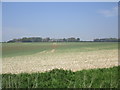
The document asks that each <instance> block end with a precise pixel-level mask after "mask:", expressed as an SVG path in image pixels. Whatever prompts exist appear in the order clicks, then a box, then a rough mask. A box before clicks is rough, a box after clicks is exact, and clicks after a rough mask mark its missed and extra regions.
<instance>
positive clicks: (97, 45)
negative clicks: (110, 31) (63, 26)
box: [2, 42, 118, 58]
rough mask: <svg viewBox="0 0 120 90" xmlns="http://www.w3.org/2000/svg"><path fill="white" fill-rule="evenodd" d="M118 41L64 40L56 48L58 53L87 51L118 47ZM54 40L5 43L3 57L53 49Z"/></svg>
mask: <svg viewBox="0 0 120 90" xmlns="http://www.w3.org/2000/svg"><path fill="white" fill-rule="evenodd" d="M117 48H118V43H116V42H62V43H57V47H56V48H55V49H56V51H57V52H58V53H64V52H86V51H97V50H109V49H117ZM52 49H53V43H52V42H45V43H43V42H40V43H3V44H2V57H3V58H4V57H13V56H20V55H30V54H34V53H37V52H41V51H44V50H52Z"/></svg>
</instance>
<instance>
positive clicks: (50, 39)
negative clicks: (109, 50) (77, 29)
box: [7, 37, 120, 43]
mask: <svg viewBox="0 0 120 90" xmlns="http://www.w3.org/2000/svg"><path fill="white" fill-rule="evenodd" d="M118 41H120V39H117V38H101V39H94V40H93V42H118ZM7 42H8V43H11V42H85V41H81V40H80V38H74V37H70V38H63V39H55V38H49V37H47V38H41V37H23V38H19V39H13V40H9V41H7ZM91 42H92V41H91Z"/></svg>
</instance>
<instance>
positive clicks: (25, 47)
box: [2, 42, 118, 74]
mask: <svg viewBox="0 0 120 90" xmlns="http://www.w3.org/2000/svg"><path fill="white" fill-rule="evenodd" d="M2 50H3V53H2V56H3V60H2V63H3V67H2V73H3V74H5V73H13V74H18V73H33V72H45V71H49V70H52V69H55V68H57V69H67V70H72V71H78V70H83V69H93V68H108V67H113V66H117V65H118V43H116V42H64V43H63V42H62V43H60V42H59V43H56V42H53V43H51V42H46V43H3V44H2Z"/></svg>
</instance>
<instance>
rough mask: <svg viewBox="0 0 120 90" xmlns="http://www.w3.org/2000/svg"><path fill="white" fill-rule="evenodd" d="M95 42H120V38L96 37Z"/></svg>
mask: <svg viewBox="0 0 120 90" xmlns="http://www.w3.org/2000/svg"><path fill="white" fill-rule="evenodd" d="M93 41H94V42H118V41H120V38H119V39H117V38H101V39H94V40H93Z"/></svg>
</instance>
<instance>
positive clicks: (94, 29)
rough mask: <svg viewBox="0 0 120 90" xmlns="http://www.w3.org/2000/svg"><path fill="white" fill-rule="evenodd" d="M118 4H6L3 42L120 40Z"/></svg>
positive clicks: (3, 4) (4, 6) (3, 8)
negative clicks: (23, 40)
mask: <svg viewBox="0 0 120 90" xmlns="http://www.w3.org/2000/svg"><path fill="white" fill-rule="evenodd" d="M117 9H118V3H117V2H3V3H2V40H3V41H8V40H11V39H14V38H22V37H43V38H45V37H50V38H69V37H75V38H78V37H79V38H80V39H81V40H93V39H95V38H111V37H115V38H117V37H118V15H117V14H118V10H117Z"/></svg>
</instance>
